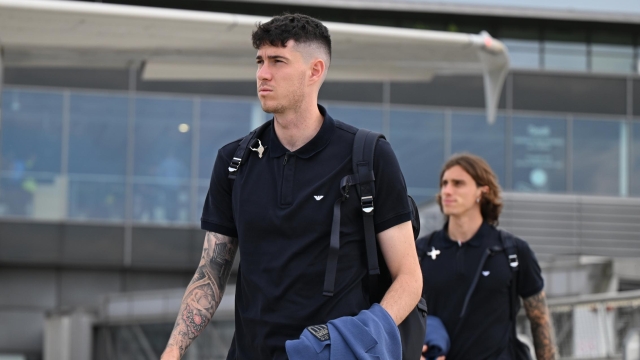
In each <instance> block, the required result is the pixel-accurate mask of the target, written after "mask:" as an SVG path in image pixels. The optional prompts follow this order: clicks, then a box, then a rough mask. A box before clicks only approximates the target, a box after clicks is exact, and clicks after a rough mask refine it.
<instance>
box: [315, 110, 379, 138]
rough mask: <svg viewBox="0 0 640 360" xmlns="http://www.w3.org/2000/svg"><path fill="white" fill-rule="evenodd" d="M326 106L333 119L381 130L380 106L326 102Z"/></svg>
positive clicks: (377, 130) (364, 127)
mask: <svg viewBox="0 0 640 360" xmlns="http://www.w3.org/2000/svg"><path fill="white" fill-rule="evenodd" d="M326 108H327V112H328V113H329V115H331V117H332V118H334V119H337V120H340V121H342V122H344V123H347V124H349V125H353V126H355V127H357V128H363V129H368V130H371V131H376V132H382V109H381V108H380V107H371V106H369V107H365V106H356V105H337V104H327V107H326Z"/></svg>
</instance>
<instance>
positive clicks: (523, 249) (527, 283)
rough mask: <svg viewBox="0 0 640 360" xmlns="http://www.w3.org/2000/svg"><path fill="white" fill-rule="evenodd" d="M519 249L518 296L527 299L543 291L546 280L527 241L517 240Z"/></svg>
mask: <svg viewBox="0 0 640 360" xmlns="http://www.w3.org/2000/svg"><path fill="white" fill-rule="evenodd" d="M516 243H517V245H516V246H517V247H518V263H519V264H518V284H517V286H518V288H517V291H518V295H520V297H522V298H523V299H526V298H528V297H530V296H532V295H535V294H537V293H539V292H540V291H542V289H543V288H544V280H543V279H542V271H541V270H540V265H539V264H538V260H537V259H536V256H535V254H534V253H533V251H532V250H531V248H530V247H529V244H527V243H526V242H525V241H523V240H521V239H517V240H516Z"/></svg>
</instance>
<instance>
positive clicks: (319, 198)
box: [313, 195, 324, 201]
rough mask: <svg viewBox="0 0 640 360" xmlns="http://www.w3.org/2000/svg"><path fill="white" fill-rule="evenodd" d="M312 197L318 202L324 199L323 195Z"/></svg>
mask: <svg viewBox="0 0 640 360" xmlns="http://www.w3.org/2000/svg"><path fill="white" fill-rule="evenodd" d="M313 197H314V198H315V199H316V200H318V201H320V200H321V199H322V198H323V197H324V195H314V196H313Z"/></svg>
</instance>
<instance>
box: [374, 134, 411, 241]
mask: <svg viewBox="0 0 640 360" xmlns="http://www.w3.org/2000/svg"><path fill="white" fill-rule="evenodd" d="M373 161H374V165H373V169H374V176H375V178H376V180H375V187H376V188H375V189H376V190H375V197H374V200H373V201H374V215H373V216H374V222H375V230H376V233H380V232H383V231H385V230H387V229H390V228H392V227H394V226H396V225H399V224H402V223H404V222H407V221H409V220H411V215H412V214H411V208H410V207H409V198H408V197H407V185H406V184H405V181H404V176H403V175H402V171H401V170H400V164H399V163H398V159H397V158H396V155H395V154H394V153H393V149H391V144H389V142H388V141H386V140H382V139H381V140H378V144H377V145H376V150H375V154H374V160H373Z"/></svg>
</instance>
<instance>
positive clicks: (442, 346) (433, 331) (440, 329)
mask: <svg viewBox="0 0 640 360" xmlns="http://www.w3.org/2000/svg"><path fill="white" fill-rule="evenodd" d="M424 344H425V345H427V352H426V353H425V354H424V355H425V358H427V360H432V359H436V358H437V357H438V356H443V355H447V353H448V352H449V347H450V346H451V342H450V340H449V334H448V333H447V329H446V328H445V327H444V324H443V323H442V321H441V320H440V319H439V318H438V317H435V316H432V315H429V316H427V333H426V334H425V336H424Z"/></svg>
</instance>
